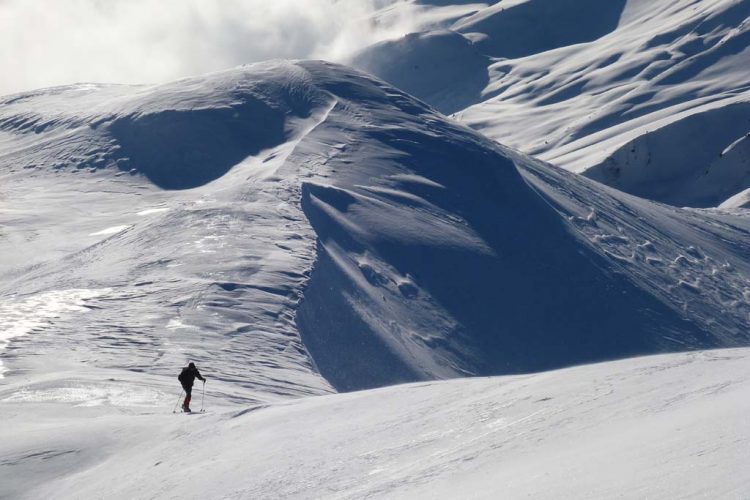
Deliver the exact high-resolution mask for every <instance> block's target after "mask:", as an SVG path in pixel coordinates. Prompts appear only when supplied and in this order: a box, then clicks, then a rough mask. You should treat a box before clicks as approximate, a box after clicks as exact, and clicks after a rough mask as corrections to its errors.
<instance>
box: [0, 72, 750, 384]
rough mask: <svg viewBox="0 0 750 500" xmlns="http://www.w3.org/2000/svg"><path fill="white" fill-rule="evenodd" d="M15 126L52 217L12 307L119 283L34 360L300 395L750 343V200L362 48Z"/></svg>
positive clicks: (28, 115)
mask: <svg viewBox="0 0 750 500" xmlns="http://www.w3.org/2000/svg"><path fill="white" fill-rule="evenodd" d="M61 95H62V96H64V98H61V97H60V96H61ZM8 101H9V102H8ZM51 101H55V102H60V103H62V104H61V106H62V105H65V106H68V109H63V108H62V107H58V108H53V112H52V113H48V112H45V111H42V107H43V106H45V107H47V106H50V102H51ZM78 109H84V110H86V111H84V112H79V111H77V110H78ZM0 120H2V123H3V124H4V125H3V126H4V127H5V130H6V131H7V132H8V133H9V134H12V135H13V136H14V137H16V136H17V137H18V139H17V141H12V140H9V144H10V146H9V147H7V148H6V150H7V151H8V153H7V154H6V156H5V157H6V158H8V160H7V161H8V163H7V167H6V169H5V170H6V175H5V179H6V180H5V185H8V186H12V189H9V193H10V195H11V196H13V197H15V198H14V199H13V200H12V203H13V206H14V207H16V208H15V210H16V211H17V212H18V213H19V215H18V217H19V218H21V220H23V218H31V219H32V220H30V221H29V222H27V223H25V224H22V223H21V222H16V223H15V224H14V226H18V227H21V228H22V229H21V231H20V232H19V234H18V235H17V236H16V238H15V239H6V240H4V244H5V245H12V246H13V248H15V249H17V250H21V251H20V252H18V253H17V255H20V256H24V257H25V256H29V255H30V256H34V257H32V259H31V260H29V259H28V258H27V257H26V258H24V260H20V259H19V262H16V263H14V265H12V266H10V267H9V268H8V269H7V270H5V271H4V274H3V275H4V277H5V279H4V283H3V286H4V289H5V293H6V294H8V295H10V294H13V297H11V298H10V299H9V305H8V306H6V307H10V308H13V307H16V308H20V309H21V310H24V308H23V304H24V302H23V300H24V299H23V297H25V296H27V295H29V294H33V293H51V292H54V291H57V290H68V289H82V290H102V289H107V290H108V292H107V293H103V294H101V295H99V296H98V297H92V298H90V299H88V300H86V303H85V307H86V308H87V309H88V311H87V312H86V313H85V314H86V316H87V319H86V321H85V322H84V323H83V324H82V323H81V321H80V320H79V315H72V316H70V317H65V318H61V319H60V320H59V321H54V328H52V329H45V328H42V327H40V326H37V327H36V329H42V330H44V331H45V332H46V333H47V335H48V336H50V337H51V338H50V341H49V343H45V341H44V340H42V338H43V337H44V335H37V334H35V335H33V336H24V337H17V339H18V340H17V342H14V343H13V345H14V350H13V352H14V355H13V358H12V359H13V360H17V363H18V364H19V368H18V369H21V370H23V369H24V368H23V366H25V364H27V363H31V364H33V360H35V359H44V358H45V357H40V356H39V355H40V353H42V352H44V347H43V346H45V345H48V346H49V347H48V349H49V353H50V355H54V353H55V352H56V351H57V350H58V348H59V342H57V341H55V339H60V338H64V339H66V340H67V341H68V342H70V341H74V342H75V344H76V345H77V346H82V347H80V349H81V351H82V352H81V353H80V354H78V355H77V356H74V357H72V358H71V357H67V356H66V359H65V362H66V363H71V362H73V361H74V360H75V362H79V363H84V364H89V363H93V364H95V365H97V366H100V367H102V368H112V367H121V368H127V369H130V370H139V371H143V372H148V373H149V374H151V375H153V374H159V375H162V374H168V373H171V371H173V370H174V366H175V364H181V363H182V362H183V360H184V359H185V357H191V358H192V359H195V360H196V361H199V362H200V363H201V364H202V365H203V366H205V367H206V369H208V370H209V371H211V372H213V373H214V377H215V378H217V379H218V380H220V381H221V382H223V383H228V384H230V386H231V387H233V388H234V387H236V386H237V385H241V386H242V385H244V386H245V387H248V388H251V389H253V390H256V391H262V392H264V393H269V394H272V395H274V396H279V395H300V394H318V393H321V392H326V391H330V390H331V387H330V386H329V385H328V384H331V385H332V386H333V388H335V389H338V390H352V389H361V388H365V387H373V386H380V385H386V384H392V383H397V382H406V381H412V380H423V379H433V378H450V377H456V376H463V375H491V374H501V373H517V372H527V371H535V370H543V369H550V368H555V367H560V366H565V365H570V364H573V363H580V362H589V361H597V360H602V359H613V358H618V357H623V356H630V355H636V354H647V353H654V352H664V351H671V350H684V349H694V348H703V347H722V346H723V347H727V346H738V345H745V344H747V342H748V333H747V332H748V329H749V328H750V324H748V323H750V319H749V318H750V315H749V313H750V305H748V302H747V297H746V295H748V294H749V293H750V283H748V281H747V279H746V276H747V273H748V271H749V270H748V264H747V262H746V259H745V258H744V256H745V255H746V248H747V246H748V244H750V242H749V241H748V237H747V234H750V233H748V224H749V222H748V220H747V219H746V218H744V217H742V216H737V215H722V214H714V213H698V212H692V211H678V210H674V209H670V208H668V207H664V206H660V205H656V204H653V203H650V202H646V201H643V200H640V199H636V198H631V197H630V196H627V195H623V194H620V193H617V192H615V191H610V190H607V189H602V188H601V187H600V186H598V185H596V184H594V183H592V182H590V181H587V180H586V179H583V178H580V177H577V176H574V175H568V176H565V175H564V174H563V173H562V172H559V171H557V170H556V169H554V168H553V167H550V166H548V165H545V164H543V163H540V162H538V161H535V160H532V159H530V158H528V157H526V156H523V155H521V154H518V153H514V152H512V151H510V150H507V149H505V148H503V147H501V146H499V145H497V144H496V143H494V142H492V141H489V140H487V139H485V138H483V137H482V136H480V135H478V134H477V133H475V132H472V131H471V130H470V129H467V128H464V127H462V126H459V125H456V124H455V123H452V122H450V121H447V120H446V119H444V118H443V117H442V116H441V115H439V114H437V113H435V112H434V111H432V110H430V109H429V108H428V107H426V106H424V105H422V104H420V103H419V102H417V101H415V100H413V99H412V98H410V97H409V96H407V95H405V94H402V93H400V92H399V91H397V90H396V89H394V88H392V87H388V86H386V85H384V84H383V83H380V82H378V81H376V80H372V79H369V78H367V77H366V76H364V75H362V74H360V73H357V72H353V71H351V70H348V69H346V68H344V67H340V66H332V65H328V64H325V63H314V62H301V63H296V64H293V63H269V64H263V65H255V66H251V67H245V68H240V69H237V70H230V71H226V72H222V73H216V74H212V75H209V76H207V77H201V78H194V79H187V80H181V81H179V82H176V83H174V84H168V85H162V86H157V87H143V88H138V87H136V88H131V87H105V88H81V87H72V88H65V89H56V90H52V91H50V92H47V93H41V94H40V95H33V94H29V95H21V96H15V97H11V98H9V99H7V100H6V105H5V106H4V107H3V113H2V115H0ZM261 124H263V126H261ZM167 133H168V134H169V135H168V137H167V138H166V139H164V140H161V141H157V140H156V139H154V137H157V138H159V137H162V136H165V134H167ZM30 134H31V135H33V136H34V137H35V138H36V140H35V141H33V144H32V145H31V146H28V145H27V144H26V141H27V140H28V136H29V135H30ZM247 138H252V139H253V140H247ZM255 140H257V144H256V142H255ZM183 143H184V144H185V147H184V148H183V147H180V146H179V145H180V144H183ZM16 144H19V146H16ZM84 145H85V146H87V147H89V149H88V150H83V149H81V148H82V147H83V146H84ZM214 152H215V154H214ZM242 155H247V156H246V159H242V158H241V157H242ZM234 162H237V165H236V166H235V167H234V168H232V169H231V171H230V168H231V167H232V166H233V164H234ZM518 168H520V169H521V171H519V170H518ZM521 172H523V175H521ZM123 173H126V175H124V176H123V175H121V174H123ZM178 173H179V175H178ZM524 176H525V177H526V178H528V180H527V179H525V178H524ZM529 183H531V185H530V184H529ZM71 186H75V188H71ZM178 188H184V189H178ZM102 192H107V193H108V196H107V197H106V198H102V197H101V193H102ZM50 199H54V200H55V201H54V214H44V211H39V210H37V209H36V207H38V206H39V205H43V206H47V207H50V206H51V203H50V202H49V201H45V200H50ZM16 200H18V201H17V202H16ZM60 213H64V214H65V218H64V219H63V220H62V221H61V220H60V217H59V215H58V216H57V217H55V214H60ZM77 213H78V214H80V215H78V216H76V214H77ZM138 213H141V214H144V215H137V214H138ZM92 214H94V215H93V216H92ZM34 219H36V220H34ZM48 228H49V229H48ZM26 231H30V232H31V233H30V234H24V233H25V232H26ZM48 231H51V232H52V233H53V234H57V235H60V236H50V235H49V234H48ZM14 234H15V233H14ZM61 235H65V237H62V236H61ZM717 236H718V237H720V239H718V238H717ZM21 239H22V240H23V241H18V240H21ZM17 250H16V251H17ZM7 252H8V253H12V252H11V250H10V249H9V250H7ZM308 278H309V279H308ZM303 293H304V300H302V297H303ZM25 310H26V311H29V308H25ZM538 311H544V314H539V313H538ZM32 312H33V311H32ZM32 316H33V314H32ZM25 321H34V320H33V318H32V319H27V320H25ZM53 331H54V333H53ZM27 342H28V343H33V345H34V349H33V352H34V354H35V356H34V357H32V358H27V357H26V355H25V353H26V352H31V350H30V349H26V348H24V345H25V343H27ZM84 346H85V347H84ZM93 346H95V347H93ZM134 360H135V361H134ZM43 362H45V363H46V360H44V361H43ZM318 373H320V375H322V377H323V378H321V377H320V375H319V374H318ZM227 390H229V389H227Z"/></svg>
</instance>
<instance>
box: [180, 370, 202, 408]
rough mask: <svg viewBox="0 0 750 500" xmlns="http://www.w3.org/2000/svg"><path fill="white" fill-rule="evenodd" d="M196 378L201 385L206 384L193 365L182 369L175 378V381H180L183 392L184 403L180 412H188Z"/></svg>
mask: <svg viewBox="0 0 750 500" xmlns="http://www.w3.org/2000/svg"><path fill="white" fill-rule="evenodd" d="M196 377H197V378H198V379H199V380H202V381H203V383H205V382H206V379H205V378H203V377H202V376H201V372H199V371H198V368H196V367H195V363H190V364H189V365H187V366H186V367H185V368H183V369H182V372H180V375H179V376H178V377H177V380H179V381H180V383H181V384H182V388H183V389H184V390H185V401H184V402H183V403H182V411H185V412H189V411H190V397H191V395H192V392H193V382H195V379H196Z"/></svg>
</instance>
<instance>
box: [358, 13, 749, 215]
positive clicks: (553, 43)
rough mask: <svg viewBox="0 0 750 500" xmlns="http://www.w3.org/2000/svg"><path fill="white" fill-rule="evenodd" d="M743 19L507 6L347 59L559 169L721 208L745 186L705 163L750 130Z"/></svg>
mask: <svg viewBox="0 0 750 500" xmlns="http://www.w3.org/2000/svg"><path fill="white" fill-rule="evenodd" d="M430 12H431V11H430V9H427V11H426V13H425V14H424V17H425V18H426V19H428V18H429V13H430ZM749 17H750V5H748V3H747V2H744V1H737V0H710V1H702V0H701V1H697V0H696V1H694V0H686V1H683V0H669V1H662V2H651V1H645V0H627V1H622V2H621V1H617V2H612V1H608V2H598V1H588V0H585V1H581V0H579V1H576V2H573V3H569V2H568V3H566V2H553V1H537V0H523V1H515V0H514V1H503V2H497V3H494V4H492V5H485V6H482V5H477V7H476V11H475V12H467V13H465V14H464V15H463V16H462V17H460V18H459V19H457V20H455V21H453V22H449V23H436V24H433V25H432V26H430V25H427V31H425V32H420V33H412V34H409V35H407V36H406V37H404V38H402V39H401V40H397V41H391V42H385V43H381V44H380V45H377V46H374V47H371V48H367V49H365V50H364V52H362V53H360V54H359V55H358V56H357V57H355V58H353V60H352V63H353V64H354V65H356V66H357V67H360V68H362V69H364V70H366V71H369V72H371V73H373V74H375V75H378V76H380V77H382V78H384V79H385V80H387V81H389V82H391V83H393V84H394V85H396V86H397V87H399V88H402V89H403V90H406V91H407V92H409V93H411V94H413V95H415V96H418V97H420V98H421V99H424V100H425V101H426V102H428V103H430V104H432V105H434V106H435V107H436V108H438V109H439V110H441V111H443V112H446V113H455V114H456V116H457V117H458V118H459V119H460V120H461V121H463V122H464V123H466V124H468V125H470V126H471V127H473V128H475V129H477V130H479V131H480V132H482V133H483V134H485V135H487V136H489V137H492V138H494V139H496V140H498V141H499V142H501V143H502V144H506V145H509V146H512V147H516V148H518V149H520V150H522V151H524V152H526V153H529V154H532V155H534V156H537V157H539V158H541V159H543V160H546V161H549V162H551V163H554V164H556V165H558V166H561V167H563V168H566V169H569V170H573V171H576V172H584V173H585V175H591V177H592V178H595V179H597V180H599V181H602V182H607V183H610V185H612V186H614V187H617V188H618V189H621V190H625V191H627V192H630V193H632V194H636V195H639V196H646V197H649V198H653V199H655V200H658V201H663V202H667V203H673V204H676V205H678V206H683V205H687V206H695V207H706V206H718V205H719V204H721V203H722V202H724V201H725V200H726V199H728V198H729V197H731V196H732V195H735V194H737V193H738V192H740V191H742V190H744V188H745V187H746V186H744V185H743V184H742V182H740V181H739V180H738V175H739V174H738V173H737V172H736V171H737V170H738V168H735V167H731V166H727V167H726V168H722V169H718V168H715V167H714V165H713V164H714V160H715V159H716V158H717V157H718V156H719V153H721V151H723V150H724V149H725V148H726V147H727V146H729V145H730V144H732V143H733V142H734V141H736V140H737V139H738V138H739V137H741V136H743V135H745V134H747V133H748V131H750V128H748V127H749V126H750V122H748V121H747V119H748V116H747V112H746V111H742V109H743V107H744V106H745V105H746V103H747V102H748V85H747V74H746V73H747V72H746V70H745V68H746V67H748V66H749V65H750V59H749V58H750V51H749V50H748V40H749V38H748V37H749V36H750V31H748V29H749V28H748V27H749V26H750V23H748V18H749ZM449 40H452V41H453V42H452V45H450V46H449V44H448V41H449ZM458 40H465V42H464V43H463V46H460V45H459V44H458V43H457V42H458ZM459 48H460V51H459ZM443 53H446V54H448V55H447V56H445V58H444V59H445V62H443V64H446V65H447V64H448V63H447V61H448V60H453V59H454V58H456V57H455V54H459V53H460V54H461V55H460V60H459V61H458V62H457V63H452V64H450V69H449V70H445V71H441V76H438V77H434V76H432V72H433V71H434V68H436V67H439V65H440V64H441V63H440V61H441V60H442V59H443V56H442V55H441V54H443ZM416 54H422V56H421V57H420V58H419V60H417V59H415V57H414V56H415V55H416ZM483 58H484V61H483ZM386 60H387V61H390V64H388V65H386V64H383V63H380V62H379V61H386ZM433 60H437V61H438V62H437V63H434V62H432V61H433ZM420 62H422V63H423V64H420ZM459 72H463V73H464V74H465V75H466V77H465V78H461V79H455V78H454V79H450V77H449V75H454V74H458V73H459ZM449 96H450V97H452V98H451V99H448V97H449ZM681 122H684V123H681ZM718 123H721V126H717V125H716V124H718ZM657 131H659V132H657ZM633 150H634V151H633ZM646 150H648V152H647V151H646ZM629 151H632V154H630V153H628V152H629ZM636 155H637V158H636V157H635V156H636ZM688 158H689V160H688V161H686V159H688ZM649 159H650V160H651V163H649ZM605 164H606V165H609V167H605ZM604 168H608V169H609V171H610V174H607V175H603V174H602V172H601V171H602V169H604ZM590 169H591V170H590ZM706 171H711V172H712V174H711V175H709V178H703V177H702V174H703V173H705V172H706ZM728 171H729V173H727V172H728ZM618 172H620V173H618ZM662 181H663V182H662ZM667 192H669V194H667Z"/></svg>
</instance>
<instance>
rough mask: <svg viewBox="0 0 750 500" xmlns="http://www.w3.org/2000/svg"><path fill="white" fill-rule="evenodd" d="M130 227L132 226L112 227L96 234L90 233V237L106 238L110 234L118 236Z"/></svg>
mask: <svg viewBox="0 0 750 500" xmlns="http://www.w3.org/2000/svg"><path fill="white" fill-rule="evenodd" d="M129 227H130V226H128V225H125V226H112V227H108V228H107V229H102V230H101V231H97V232H95V233H90V234H89V236H105V235H109V234H117V233H119V232H120V231H124V230H126V229H127V228H129Z"/></svg>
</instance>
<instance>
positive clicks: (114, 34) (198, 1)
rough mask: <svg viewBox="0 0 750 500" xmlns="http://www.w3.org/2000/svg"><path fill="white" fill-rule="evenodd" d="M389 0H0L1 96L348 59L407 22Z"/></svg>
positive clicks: (406, 29)
mask: <svg viewBox="0 0 750 500" xmlns="http://www.w3.org/2000/svg"><path fill="white" fill-rule="evenodd" d="M393 1H394V0H210V1H209V0H53V1H50V0H0V75H2V76H1V77H0V95H2V94H9V93H14V92H19V91H26V90H31V89H35V88H40V87H47V86H53V85H63V84H70V83H77V82H105V83H157V82H163V81H168V80H171V79H175V78H179V77H183V76H189V75H194V74H200V73H205V72H209V71H215V70H221V69H225V68H228V67H232V66H236V65H239V64H245V63H251V62H256V61H262V60H267V59H273V58H300V59H302V58H321V59H328V60H333V61H344V60H346V58H347V56H348V55H350V54H351V53H353V52H354V51H356V50H357V49H360V48H362V47H365V46H367V45H369V44H372V43H375V42H377V41H379V40H382V39H386V38H394V37H397V36H401V35H403V34H405V33H408V32H409V31H412V26H411V21H410V20H409V19H408V16H406V15H398V16H390V17H387V18H384V19H382V21H383V22H375V21H374V18H375V16H374V13H375V12H376V11H377V10H378V8H382V7H383V6H387V5H388V4H390V3H392V2H393Z"/></svg>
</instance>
